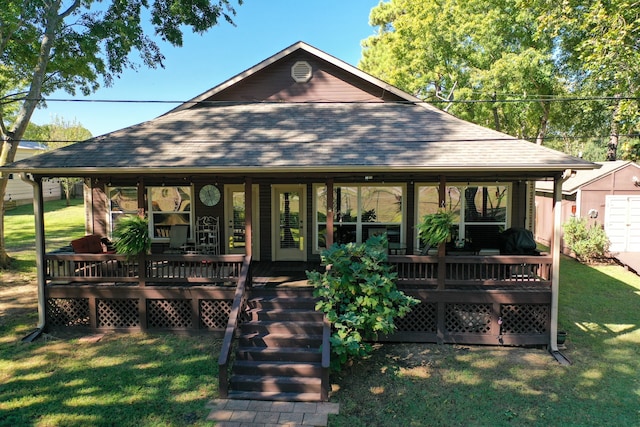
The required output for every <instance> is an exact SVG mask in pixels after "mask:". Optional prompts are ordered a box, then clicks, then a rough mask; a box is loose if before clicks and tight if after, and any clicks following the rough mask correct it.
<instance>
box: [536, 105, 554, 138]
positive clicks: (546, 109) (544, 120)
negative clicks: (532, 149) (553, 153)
mask: <svg viewBox="0 0 640 427" xmlns="http://www.w3.org/2000/svg"><path fill="white" fill-rule="evenodd" d="M541 105H542V117H540V127H539V128H538V135H537V136H536V144H538V145H542V143H543V142H544V137H545V136H546V135H547V127H548V123H549V113H550V111H551V106H550V105H549V103H548V102H542V103H541Z"/></svg>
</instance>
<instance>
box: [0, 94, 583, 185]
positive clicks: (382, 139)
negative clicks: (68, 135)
mask: <svg viewBox="0 0 640 427" xmlns="http://www.w3.org/2000/svg"><path fill="white" fill-rule="evenodd" d="M592 167H593V164H592V163H590V162H586V161H584V160H581V159H578V158H575V157H571V156H567V155H565V154H563V153H560V152H558V151H554V150H551V149H547V148H545V147H541V146H538V145H536V144H533V143H530V142H527V141H523V140H518V139H516V138H513V137H510V136H508V135H505V134H502V133H499V132H496V131H493V130H491V129H487V128H484V127H481V126H478V125H475V124H472V123H469V122H466V121H463V120H460V119H457V118H455V117H453V116H451V115H450V114H448V113H445V112H443V111H440V110H438V109H436V108H434V107H432V106H429V105H427V104H416V103H226V104H222V103H219V104H207V103H205V104H196V105H195V106H193V107H191V108H188V109H183V110H180V111H174V112H171V113H169V114H166V115H163V116H161V117H158V118H157V119H154V120H151V121H148V122H144V123H141V124H139V125H135V126H132V127H129V128H125V129H121V130H118V131H116V132H113V133H110V134H106V135H103V136H101V137H97V138H94V139H90V140H88V141H84V142H80V143H76V144H74V145H71V146H67V147H64V148H62V149H59V150H56V151H54V152H49V153H45V154H42V155H39V156H35V157H31V158H29V159H25V160H22V161H20V162H17V163H15V164H13V165H10V166H9V167H7V168H6V169H8V170H10V171H15V170H22V171H27V172H37V173H41V174H53V173H60V172H62V171H64V172H65V173H71V172H72V171H76V172H84V173H100V172H107V173H131V172H137V173H144V172H162V173H185V172H186V173H197V172H207V173H224V172H228V171H241V170H242V171H245V172H251V171H258V170H260V171H262V172H265V171H268V170H272V171H274V172H276V171H279V172H283V171H321V170H341V169H342V170H344V169H346V168H349V169H352V170H358V169H361V170H369V169H370V170H383V169H395V170H399V171H403V170H406V171H451V170H477V171H491V170H493V171H498V170H503V171H504V170H508V171H528V170H529V171H531V170H535V171H561V170H564V169H590V168H592Z"/></svg>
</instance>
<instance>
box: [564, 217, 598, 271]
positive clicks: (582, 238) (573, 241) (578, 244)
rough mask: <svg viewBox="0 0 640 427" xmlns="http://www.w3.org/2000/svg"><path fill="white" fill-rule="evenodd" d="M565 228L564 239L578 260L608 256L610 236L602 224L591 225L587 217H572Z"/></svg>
mask: <svg viewBox="0 0 640 427" xmlns="http://www.w3.org/2000/svg"><path fill="white" fill-rule="evenodd" d="M563 229H564V241H565V243H566V244H567V246H568V247H569V248H570V249H571V250H572V251H573V252H574V253H575V254H576V257H577V258H578V260H580V261H584V262H593V261H598V260H602V259H604V258H606V255H607V252H608V251H609V238H608V237H607V234H606V233H605V231H604V229H603V228H602V227H601V226H600V225H598V224H594V225H593V226H589V224H588V222H587V219H586V218H571V219H570V220H569V222H566V223H565V224H564V225H563Z"/></svg>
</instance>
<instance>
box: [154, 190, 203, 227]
mask: <svg viewBox="0 0 640 427" xmlns="http://www.w3.org/2000/svg"><path fill="white" fill-rule="evenodd" d="M191 193H192V188H191V187H190V186H179V187H172V186H162V187H149V188H148V189H147V196H148V200H149V227H150V228H151V237H152V238H154V239H162V238H168V237H169V230H170V229H171V226H172V225H174V224H188V225H191V224H192V223H193V222H192V207H191V200H192V195H191ZM190 229H191V227H190ZM189 234H191V231H190V232H189Z"/></svg>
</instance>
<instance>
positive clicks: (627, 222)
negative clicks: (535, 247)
mask: <svg viewBox="0 0 640 427" xmlns="http://www.w3.org/2000/svg"><path fill="white" fill-rule="evenodd" d="M597 164H599V165H600V166H601V167H600V168H599V169H592V170H579V171H576V173H575V175H573V176H572V177H571V178H569V179H567V181H565V183H564V185H563V186H562V223H563V224H564V223H565V222H567V221H569V218H571V217H572V216H575V217H585V218H588V219H589V221H590V222H591V223H593V224H598V225H600V226H603V227H604V229H605V231H606V233H607V236H608V237H609V240H610V242H611V246H610V248H609V250H610V252H611V253H612V254H614V255H615V254H616V253H619V252H640V165H638V164H636V163H634V162H631V161H623V160H617V161H613V162H598V163H597ZM552 204H553V182H549V181H538V182H537V184H536V221H535V237H536V240H538V241H539V242H541V243H543V244H549V242H550V239H551V236H552V231H553V230H552V226H553V221H552V218H551V206H552ZM562 250H563V252H565V253H568V252H569V249H568V248H565V247H564V241H563V243H562Z"/></svg>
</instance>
